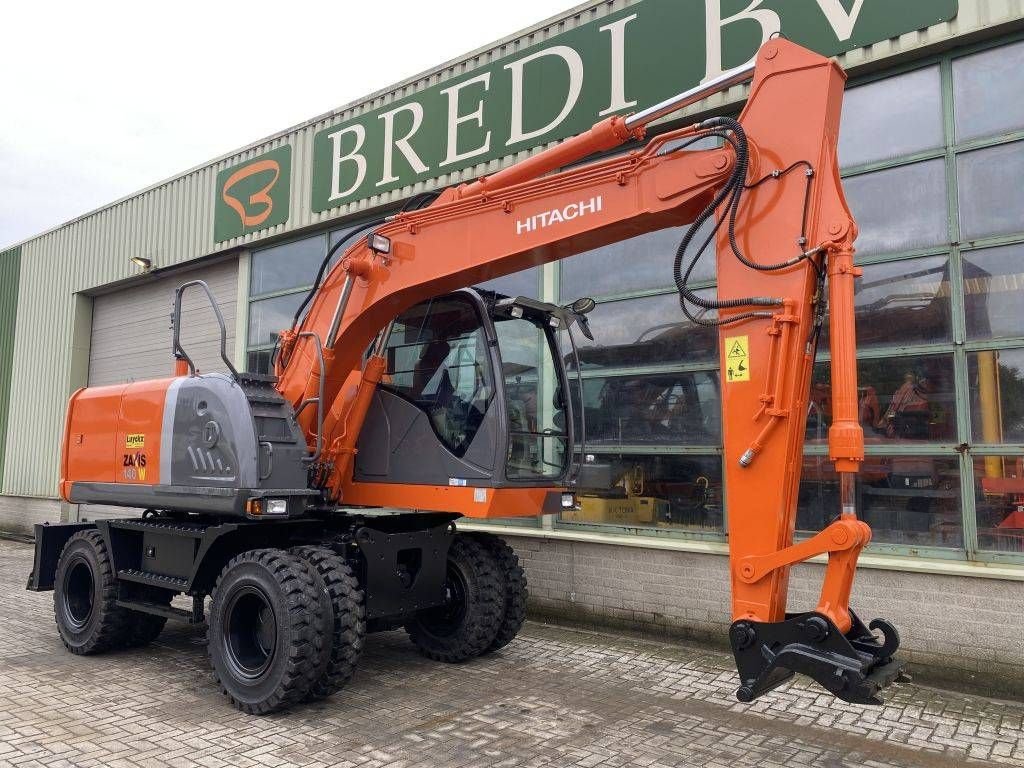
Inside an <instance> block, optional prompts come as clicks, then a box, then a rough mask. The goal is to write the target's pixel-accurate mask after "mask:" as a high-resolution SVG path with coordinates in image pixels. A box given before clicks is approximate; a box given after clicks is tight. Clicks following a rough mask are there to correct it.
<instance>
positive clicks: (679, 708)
mask: <svg viewBox="0 0 1024 768" xmlns="http://www.w3.org/2000/svg"><path fill="white" fill-rule="evenodd" d="M31 557H32V551H31V547H29V546H28V545H25V544H19V543H14V542H10V541H3V540H0V766H26V767H29V766H35V767H38V766H46V767H47V768H52V767H54V766H83V767H84V766H110V767H111V768H121V767H125V768H128V767H135V766H143V767H148V766H193V765H197V766H206V767H208V768H221V767H227V766H232V767H234V766H239V767H242V768H245V767H248V766H304V767H308V768H317V767H319V766H343V767H354V766H365V767H366V768H371V767H372V768H376V767H378V766H395V767H396V768H415V767H418V766H424V767H425V766H453V767H456V766H458V767H467V768H469V767H475V766H509V767H511V766H521V767H523V768H546V767H547V766H578V767H579V768H596V767H597V766H603V767H608V768H614V767H616V766H643V767H649V768H667V767H668V766H694V767H696V766H701V767H704V766H707V767H714V768H718V767H720V768H736V767H738V766H811V767H819V768H839V767H840V766H871V767H872V768H883V767H886V766H936V767H937V768H953V767H954V766H972V765H1015V766H1024V704H1021V703H1013V702H1006V701H998V700H995V699H986V698H982V697H978V696H968V695H964V694H959V693H955V692H949V691H940V690H935V689H929V688H925V687H921V686H916V685H913V684H903V685H900V686H898V687H897V689H896V690H895V692H894V693H893V694H892V695H891V697H890V698H889V700H888V702H887V704H886V706H884V707H877V708H868V707H860V706H855V705H848V704H843V703H841V702H836V701H835V700H834V699H832V698H831V697H829V696H826V695H821V694H818V693H817V692H816V691H814V690H813V689H811V688H810V687H809V686H807V685H804V684H803V683H794V684H790V685H789V686H788V687H785V688H782V689H780V690H779V691H777V692H774V693H773V694H771V695H769V696H767V697H764V698H762V699H760V700H758V701H757V702H755V703H754V704H752V705H743V704H739V703H738V702H736V701H735V699H734V698H733V691H734V688H735V680H734V672H733V669H732V662H731V659H730V658H729V657H728V656H727V655H726V654H724V653H722V652H719V651H713V650H707V649H702V648H697V647H691V646H683V645H670V644H661V643H650V642H641V641H638V640H635V639H632V638H627V637H619V636H611V635H601V634H594V633H585V632H579V631H575V630H571V629H566V628H561V627H553V626H549V625H543V624H536V623H530V624H527V626H526V627H525V628H524V630H523V632H522V634H521V635H520V637H519V638H517V639H516V640H515V641H514V642H513V643H512V644H511V645H509V646H508V647H507V648H505V649H504V650H502V651H500V652H498V653H495V654H493V655H491V656H489V657H485V658H482V659H478V660H475V661H473V662H471V663H468V664H464V665H459V666H449V665H444V664H439V663H435V662H431V661H428V660H426V659H424V658H422V657H420V656H419V655H418V654H417V653H416V652H415V651H414V650H413V648H412V647H411V646H410V644H409V642H408V641H407V639H406V638H405V635H404V634H403V633H401V632H389V633H382V634H377V635H372V636H371V637H370V638H369V639H368V642H367V650H366V654H365V656H364V660H363V662H362V665H361V667H360V669H359V671H358V673H357V674H356V677H355V679H354V680H353V681H352V683H351V684H350V685H349V687H347V688H346V689H345V690H344V691H343V692H342V693H340V694H338V695H337V696H335V697H333V698H332V699H330V700H328V701H326V702H320V703H316V704H312V705H308V706H301V707H298V708H296V709H293V710H291V711H289V712H287V713H283V714H278V715H273V716H270V717H250V716H246V715H242V714H240V713H238V712H236V711H235V710H233V709H232V708H231V707H230V706H228V704H227V702H226V700H225V699H224V698H222V696H221V694H220V693H219V692H218V690H217V689H216V688H215V686H214V685H213V683H212V680H211V676H210V673H209V671H208V668H207V663H206V655H205V646H204V639H203V633H202V630H200V629H197V628H188V627H180V626H173V625H169V629H168V630H166V631H165V632H164V634H163V635H162V636H161V637H160V639H159V640H158V641H157V642H156V643H154V644H153V645H152V646H150V647H149V648H146V649H143V650H136V651H130V652H127V651H126V652H118V653H112V654H109V655H105V656H96V657H89V658H83V657H77V656H73V655H71V654H69V653H67V652H66V651H65V650H64V648H63V647H62V646H61V644H60V641H59V639H58V637H57V631H56V628H55V626H54V624H53V613H52V593H41V594H35V593H30V592H26V591H25V589H24V585H25V580H26V577H27V575H28V572H29V570H30V565H31Z"/></svg>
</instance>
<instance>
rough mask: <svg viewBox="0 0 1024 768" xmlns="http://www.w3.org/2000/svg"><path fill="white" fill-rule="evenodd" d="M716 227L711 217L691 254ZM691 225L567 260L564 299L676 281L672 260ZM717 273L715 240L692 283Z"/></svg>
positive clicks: (644, 287) (698, 265) (695, 271)
mask: <svg viewBox="0 0 1024 768" xmlns="http://www.w3.org/2000/svg"><path fill="white" fill-rule="evenodd" d="M714 227H715V224H714V221H712V220H709V221H707V222H706V223H705V224H704V226H703V227H702V228H701V230H700V232H698V233H697V234H696V235H695V236H694V239H693V241H691V245H690V248H689V250H688V251H687V253H688V254H690V255H691V257H692V255H693V254H695V253H696V252H697V249H698V248H700V245H701V243H703V242H704V239H705V238H706V237H707V236H708V235H710V234H711V230H713V229H714ZM687 229H689V227H670V228H669V229H659V230H657V231H655V232H648V233H647V234H645V235H638V236H637V237H631V238H629V239H628V240H621V241H619V242H617V243H612V244H611V245H606V246H604V247H602V248H595V249H594V250H592V251H586V252H584V253H580V254H577V255H576V256H572V257H570V258H568V259H566V260H564V261H563V262H562V264H561V269H562V278H561V286H562V287H561V300H562V301H563V302H569V301H572V300H573V299H576V298H579V297H580V296H595V297H597V296H609V295H612V294H621V293H625V292H627V291H639V290H644V289H647V288H664V287H667V286H670V285H672V284H673V283H674V279H673V277H672V262H673V260H674V259H675V255H676V249H677V248H678V247H679V243H681V242H682V239H683V235H684V234H686V230H687ZM714 276H715V244H714V242H712V243H711V244H710V245H708V248H707V250H706V251H705V252H704V255H703V256H701V258H700V261H698V262H697V266H696V267H694V270H693V272H692V273H691V276H690V283H696V282H698V281H701V280H705V281H706V280H713V279H714Z"/></svg>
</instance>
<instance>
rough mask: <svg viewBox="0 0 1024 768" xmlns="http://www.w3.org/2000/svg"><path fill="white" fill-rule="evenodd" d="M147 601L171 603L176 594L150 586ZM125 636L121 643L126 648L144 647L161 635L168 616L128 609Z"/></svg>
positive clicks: (162, 603)
mask: <svg viewBox="0 0 1024 768" xmlns="http://www.w3.org/2000/svg"><path fill="white" fill-rule="evenodd" d="M145 597H146V602H148V603H155V604H156V605H170V604H171V599H172V598H173V597H174V594H173V593H171V592H169V591H167V590H166V589H158V588H149V589H147V590H146V596H145ZM127 614H128V615H127V618H126V619H125V628H124V638H123V639H122V641H121V643H122V645H123V646H124V647H125V648H142V647H144V646H147V645H149V644H150V643H151V642H153V641H154V640H156V639H157V638H158V637H160V633H161V632H163V630H164V625H165V624H167V617H166V616H155V615H153V614H152V613H143V612H142V611H132V610H129V611H127Z"/></svg>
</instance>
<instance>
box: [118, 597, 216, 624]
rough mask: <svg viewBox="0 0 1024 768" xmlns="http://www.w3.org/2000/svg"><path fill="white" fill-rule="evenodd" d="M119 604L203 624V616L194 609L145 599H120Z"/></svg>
mask: <svg viewBox="0 0 1024 768" xmlns="http://www.w3.org/2000/svg"><path fill="white" fill-rule="evenodd" d="M117 604H118V605H119V606H120V607H122V608H129V609H131V610H133V611H139V612H141V613H149V614H152V615H154V616H165V617H166V618H168V619H172V620H174V621H183V622H185V623H186V624H202V623H203V622H204V621H205V619H204V618H203V616H202V615H201V614H200V615H198V616H197V615H196V614H195V613H194V612H193V611H186V610H185V609H184V608H175V607H174V606H173V605H158V604H157V603H149V602H146V601H145V600H118V601H117Z"/></svg>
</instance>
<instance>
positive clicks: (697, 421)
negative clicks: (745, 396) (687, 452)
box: [573, 370, 722, 446]
mask: <svg viewBox="0 0 1024 768" xmlns="http://www.w3.org/2000/svg"><path fill="white" fill-rule="evenodd" d="M573 394H574V395H576V403H575V405H574V412H575V413H579V404H578V389H577V388H576V387H573ZM583 399H584V406H585V410H584V416H585V417H586V428H587V430H586V438H587V445H588V446H590V445H594V446H598V445H623V444H625V445H644V444H671V445H721V443H722V426H721V418H722V400H721V389H720V387H719V384H718V371H717V370H715V371H696V372H693V371H691V372H688V373H665V374H658V375H656V376H612V377H607V378H595V379H585V380H584V381H583Z"/></svg>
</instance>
